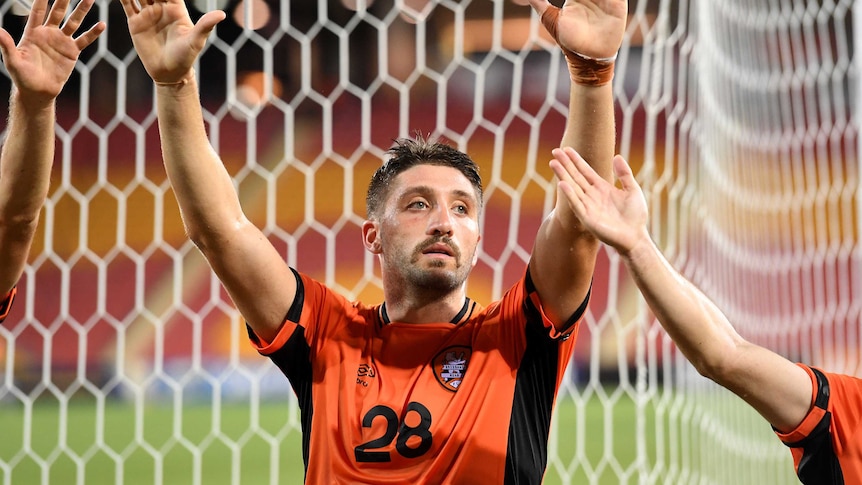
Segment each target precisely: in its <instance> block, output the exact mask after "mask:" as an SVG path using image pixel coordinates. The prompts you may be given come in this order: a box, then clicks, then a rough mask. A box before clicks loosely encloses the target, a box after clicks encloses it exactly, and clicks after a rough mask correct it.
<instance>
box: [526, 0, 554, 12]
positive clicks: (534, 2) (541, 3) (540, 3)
mask: <svg viewBox="0 0 862 485" xmlns="http://www.w3.org/2000/svg"><path fill="white" fill-rule="evenodd" d="M530 5H531V6H532V7H533V10H535V11H536V13H537V14H539V16H541V15H542V14H544V13H545V10H546V9H547V8H548V7H553V5H551V4H550V3H549V2H548V0H530Z"/></svg>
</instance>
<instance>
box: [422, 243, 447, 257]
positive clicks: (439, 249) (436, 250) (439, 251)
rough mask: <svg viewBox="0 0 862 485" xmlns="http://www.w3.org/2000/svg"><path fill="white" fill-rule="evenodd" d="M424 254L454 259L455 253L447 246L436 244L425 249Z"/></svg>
mask: <svg viewBox="0 0 862 485" xmlns="http://www.w3.org/2000/svg"><path fill="white" fill-rule="evenodd" d="M422 254H430V255H440V256H449V257H454V256H455V251H453V250H452V248H451V247H449V245H447V244H443V243H435V244H432V245H430V246H428V247H426V248H425V249H423V250H422Z"/></svg>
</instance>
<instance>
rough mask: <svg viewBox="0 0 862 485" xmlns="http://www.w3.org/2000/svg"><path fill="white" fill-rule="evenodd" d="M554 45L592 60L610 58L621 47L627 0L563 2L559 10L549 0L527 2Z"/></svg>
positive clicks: (573, 0)
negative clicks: (539, 18)
mask: <svg viewBox="0 0 862 485" xmlns="http://www.w3.org/2000/svg"><path fill="white" fill-rule="evenodd" d="M530 5H532V6H533V9H534V10H535V11H536V13H538V14H539V16H540V17H541V18H542V23H543V24H544V25H545V28H546V29H548V32H550V34H551V36H552V37H553V38H554V39H555V40H556V41H557V44H559V46H560V47H561V48H563V49H565V50H568V51H571V52H575V53H578V54H581V55H583V56H587V57H592V58H595V59H605V58H612V57H614V56H615V55H616V53H617V51H618V50H619V48H620V45H622V41H623V34H625V29H626V20H627V17H628V1H627V0H596V1H587V0H566V3H565V4H563V6H562V8H560V7H556V6H554V5H552V4H551V3H550V2H548V0H530Z"/></svg>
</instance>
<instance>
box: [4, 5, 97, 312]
mask: <svg viewBox="0 0 862 485" xmlns="http://www.w3.org/2000/svg"><path fill="white" fill-rule="evenodd" d="M93 1H94V0H83V1H81V3H79V4H78V5H77V6H76V7H75V8H74V9H73V10H72V13H71V14H70V15H69V17H68V19H66V20H65V22H64V21H63V20H64V18H65V16H66V10H67V9H68V7H69V0H57V1H55V2H54V4H53V5H52V6H51V10H50V11H48V0H35V2H34V3H33V7H32V8H31V9H30V15H29V17H28V18H27V23H26V25H25V27H24V33H23V35H22V36H21V40H20V41H19V42H18V45H17V46H16V45H15V41H14V40H13V39H12V36H11V35H10V34H9V32H7V31H6V30H3V29H0V53H2V55H3V64H4V65H5V66H6V71H7V72H8V73H9V77H11V78H12V92H11V94H10V97H9V119H8V125H7V127H6V140H5V143H4V144H3V149H2V153H0V322H2V321H3V320H4V319H5V318H6V317H7V316H8V314H9V309H10V308H11V306H12V301H13V300H14V299H15V293H16V291H17V283H18V279H19V278H20V277H21V273H23V271H24V266H25V264H26V263H27V257H28V254H29V252H30V244H31V243H32V242H33V236H34V235H35V233H36V227H37V226H38V224H39V213H40V212H41V210H42V205H43V204H44V203H45V198H46V197H47V196H48V186H49V182H50V180H49V179H50V176H51V165H52V163H53V160H54V110H55V104H56V99H57V96H58V95H59V94H60V91H62V90H63V86H64V85H65V84H66V81H67V80H68V79H69V76H71V75H72V69H74V68H75V63H76V62H77V61H78V56H79V55H80V54H81V51H82V50H84V48H86V47H87V46H88V45H90V44H92V43H93V41H94V40H96V38H97V37H98V36H99V34H101V33H102V32H103V31H104V30H105V23H104V22H97V23H96V24H95V25H93V26H92V27H90V28H89V29H88V30H87V31H86V32H83V33H82V34H81V35H79V36H78V37H73V35H74V34H75V32H76V31H77V30H78V27H80V25H81V22H82V21H83V20H84V17H85V16H86V15H87V12H89V10H90V7H91V6H92V5H93Z"/></svg>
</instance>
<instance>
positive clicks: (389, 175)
mask: <svg viewBox="0 0 862 485" xmlns="http://www.w3.org/2000/svg"><path fill="white" fill-rule="evenodd" d="M386 153H388V154H389V155H391V157H390V158H389V159H388V160H387V161H386V162H384V163H383V165H381V166H380V168H378V169H377V171H376V172H374V175H373V176H372V177H371V182H370V183H369V184H368V192H367V193H366V195H365V211H366V213H367V216H368V217H369V218H373V217H376V216H378V215H379V214H378V211H379V210H380V207H381V206H382V205H383V204H384V202H385V201H386V199H387V197H389V191H390V190H391V188H392V187H391V184H392V181H393V180H394V179H395V177H397V176H398V175H399V174H400V173H401V172H404V171H405V170H407V169H409V168H412V167H415V166H417V165H441V166H444V167H452V168H454V169H457V170H458V171H459V172H461V173H462V174H464V176H465V177H467V180H469V181H470V183H471V184H472V185H473V188H474V189H475V190H476V197H477V198H478V201H479V208H480V210H481V208H482V177H481V176H479V166H478V165H476V162H474V161H473V159H471V158H470V157H469V156H468V155H467V154H466V153H464V152H462V151H460V150H457V149H455V148H452V147H451V146H449V145H447V144H446V143H443V142H440V141H431V140H429V139H427V138H425V137H423V136H422V135H416V136H415V137H414V138H398V139H396V140H395V144H394V145H393V146H392V148H390V149H389V150H388V151H387V152H386Z"/></svg>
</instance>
